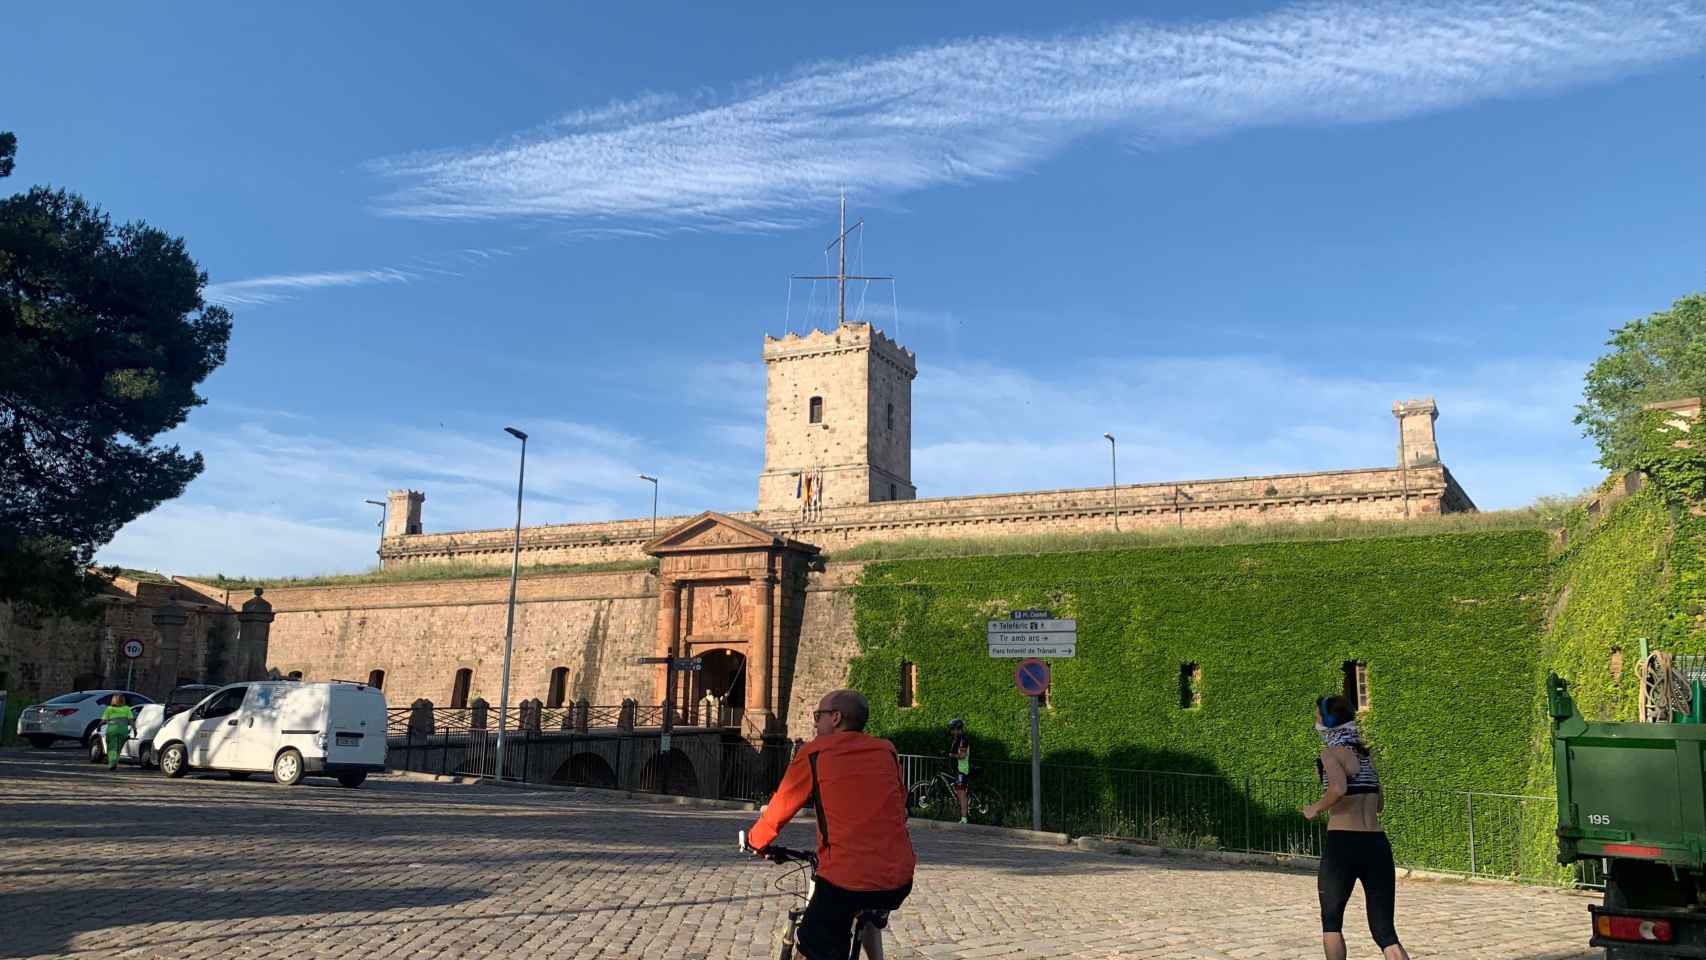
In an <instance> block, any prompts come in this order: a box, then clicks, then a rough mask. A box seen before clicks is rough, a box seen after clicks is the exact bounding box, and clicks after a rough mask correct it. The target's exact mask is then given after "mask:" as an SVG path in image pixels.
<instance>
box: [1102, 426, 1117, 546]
mask: <svg viewBox="0 0 1706 960" xmlns="http://www.w3.org/2000/svg"><path fill="white" fill-rule="evenodd" d="M1102 439H1103V440H1106V441H1108V459H1109V462H1110V465H1111V466H1112V467H1113V471H1114V482H1113V486H1112V487H1111V488H1110V492H1111V493H1112V494H1113V497H1114V532H1115V533H1119V532H1120V453H1119V444H1117V443H1115V442H1114V435H1113V434H1111V433H1104V434H1102Z"/></svg>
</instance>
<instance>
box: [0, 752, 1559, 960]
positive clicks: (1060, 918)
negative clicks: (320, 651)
mask: <svg viewBox="0 0 1706 960" xmlns="http://www.w3.org/2000/svg"><path fill="white" fill-rule="evenodd" d="M76 760H77V757H76V756H74V755H73V753H72V752H71V751H69V750H55V751H50V752H48V753H46V754H43V753H39V752H38V753H26V752H4V753H0V955H5V956H76V957H136V958H154V957H168V958H196V957H237V958H244V960H261V958H272V957H279V958H284V957H290V958H299V957H360V958H362V960H387V958H407V957H431V958H433V960H443V958H446V957H458V956H470V957H485V956H508V955H511V954H517V955H522V956H528V955H531V956H539V957H544V956H551V957H574V958H577V960H579V958H587V957H635V956H645V957H665V958H683V960H686V958H699V957H705V958H733V957H743V958H744V957H762V956H766V955H767V952H768V949H769V946H770V943H771V941H772V939H773V937H774V932H775V930H776V928H777V925H778V923H779V922H780V920H781V918H782V913H783V911H784V910H785V909H786V906H787V904H788V903H789V901H790V898H789V897H787V896H785V895H784V894H782V893H780V892H778V891H777V890H776V889H775V887H774V884H775V882H776V881H777V879H778V878H779V876H780V875H781V874H782V872H783V871H782V870H781V869H780V868H778V867H775V866H773V865H771V864H768V863H764V862H754V861H751V860H747V859H744V858H741V857H739V856H737V855H736V854H735V851H734V849H733V845H734V834H735V831H736V830H737V829H739V828H740V827H741V826H744V825H745V824H746V823H747V822H748V821H749V820H750V815H749V814H744V813H739V812H733V811H721V810H703V809H697V808H690V807H677V806H666V805H660V804H653V803H644V802H630V801H622V800H615V799H611V798H609V797H606V796H602V795H596V794H567V793H537V792H531V791H519V790H498V789H494V788H490V787H481V786H456V785H437V784H430V783H418V782H401V781H391V780H376V781H370V782H369V783H368V785H367V786H365V787H363V788H361V789H359V790H344V789H342V788H339V787H337V786H336V785H333V784H323V783H320V782H316V781H308V782H307V783H306V784H305V785H303V786H299V787H296V788H289V789H287V788H283V787H278V786H275V785H273V784H272V783H270V782H262V781H259V780H254V781H249V782H246V783H238V782H233V781H229V780H226V779H222V778H212V777H208V778H191V779H187V780H166V779H165V778H164V777H161V776H160V775H159V774H155V773H144V772H141V771H138V770H136V769H134V768H130V769H126V770H123V771H121V772H119V773H116V774H115V773H108V772H107V771H106V769H105V768H104V767H99V766H89V765H86V764H82V763H78V762H76ZM789 830H790V832H789V834H787V835H785V839H784V842H790V843H792V844H793V845H795V846H804V845H807V844H809V842H810V834H809V832H808V829H805V828H801V827H790V828H789ZM915 840H916V843H917V846H918V851H919V855H920V858H921V860H922V865H921V867H920V870H919V875H918V891H917V892H916V893H914V894H913V897H912V899H911V900H910V901H908V903H907V907H906V909H905V910H904V911H903V912H901V913H899V914H897V915H896V917H895V923H894V926H893V928H892V934H891V936H890V939H889V944H890V949H889V955H890V956H891V957H923V958H929V960H946V958H967V960H971V958H983V957H1021V956H1022V957H1098V958H1100V957H1156V958H1159V957H1168V958H1176V957H1186V958H1191V957H1213V958H1228V957H1237V958H1248V957H1297V958H1310V957H1318V956H1320V953H1319V947H1318V946H1317V944H1318V942H1319V940H1318V933H1317V930H1318V927H1317V926H1316V904H1315V885H1314V880H1313V878H1311V877H1309V876H1306V875H1300V874H1295V873H1286V872H1278V871H1260V870H1248V869H1235V868H1230V867H1217V866H1202V865H1195V864H1182V863H1176V862H1165V861H1147V860H1138V859H1132V858H1127V857H1115V856H1104V855H1098V854H1089V853H1083V852H1079V851H1076V850H1073V849H1070V848H1062V847H1058V846H1046V845H1040V844H1035V843H1026V842H1013V841H1009V840H1006V839H1004V838H1003V839H999V840H997V839H995V838H993V837H992V836H991V835H989V834H987V833H970V832H962V831H958V830H920V831H917V832H916V835H915ZM1398 898H1399V900H1398V903H1399V917H1398V929H1399V933H1400V934H1401V935H1403V937H1404V939H1405V942H1406V943H1407V945H1409V947H1410V949H1411V952H1412V955H1413V956H1415V957H1418V958H1424V957H1442V958H1444V957H1449V958H1468V960H1492V958H1501V960H1539V958H1558V960H1564V958H1571V960H1585V958H1587V957H1590V956H1593V954H1590V953H1589V952H1588V951H1586V950H1585V949H1583V948H1581V947H1579V946H1577V945H1578V944H1580V943H1581V942H1582V940H1583V939H1584V937H1585V932H1586V929H1587V925H1586V924H1587V921H1586V918H1587V901H1586V900H1585V899H1583V898H1581V897H1579V896H1574V895H1568V894H1560V893H1555V892H1550V891H1541V890H1529V889H1520V888H1508V887H1487V886H1473V887H1471V886H1462V885H1450V884H1438V883H1423V882H1414V883H1410V882H1406V883H1400V885H1399V888H1398ZM1363 924H1364V919H1363V915H1362V912H1361V898H1360V896H1359V897H1357V898H1356V899H1355V901H1354V902H1353V905H1352V908H1351V911H1350V913H1349V915H1347V917H1346V929H1347V930H1350V931H1352V951H1351V956H1352V957H1374V956H1376V953H1375V951H1374V947H1373V945H1372V943H1371V942H1370V941H1369V940H1368V939H1366V934H1365V933H1364V930H1365V929H1366V928H1365V927H1364V926H1363Z"/></svg>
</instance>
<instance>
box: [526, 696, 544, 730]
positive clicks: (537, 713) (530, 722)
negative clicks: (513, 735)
mask: <svg viewBox="0 0 1706 960" xmlns="http://www.w3.org/2000/svg"><path fill="white" fill-rule="evenodd" d="M544 712H545V701H543V700H541V699H539V698H538V697H534V698H533V699H532V700H523V701H521V722H520V728H521V730H522V732H524V733H527V734H529V735H531V736H535V737H536V736H538V735H539V726H540V717H541V716H542V715H543V714H544Z"/></svg>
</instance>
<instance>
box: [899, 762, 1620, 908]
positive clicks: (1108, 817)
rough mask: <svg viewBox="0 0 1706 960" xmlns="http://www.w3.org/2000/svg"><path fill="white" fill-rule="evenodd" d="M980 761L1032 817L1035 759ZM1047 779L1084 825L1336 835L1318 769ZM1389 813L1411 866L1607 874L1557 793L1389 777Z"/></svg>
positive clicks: (993, 785) (1006, 810) (1284, 846)
mask: <svg viewBox="0 0 1706 960" xmlns="http://www.w3.org/2000/svg"><path fill="white" fill-rule="evenodd" d="M946 763H947V761H945V760H943V759H941V758H938V757H921V756H912V755H909V756H906V757H904V758H903V764H904V768H905V774H904V775H905V777H906V782H907V783H908V784H909V785H912V784H917V783H919V782H921V781H926V780H929V779H931V778H934V777H935V776H937V775H938V774H940V773H941V772H942V771H944V770H945V769H947V767H946ZM973 770H974V772H973V781H974V784H975V785H976V786H978V787H979V788H981V789H985V790H991V791H993V792H994V793H996V794H998V795H999V796H1000V797H1001V799H1002V804H1001V810H1000V812H999V814H997V815H991V816H990V817H989V818H988V819H996V818H997V817H998V818H999V819H1000V821H1001V822H1003V823H1005V824H1006V825H1007V826H1029V825H1030V823H1031V767H1030V764H1028V763H1014V762H1010V761H985V762H979V763H977V764H975V765H974V767H973ZM1041 785H1042V791H1041V792H1042V827H1043V829H1045V830H1050V831H1056V832H1061V833H1066V834H1069V835H1072V836H1083V835H1092V836H1106V837H1118V838H1124V839H1130V840H1136V841H1140V842H1145V843H1151V844H1155V845H1158V846H1165V847H1173V848H1179V849H1192V848H1201V849H1216V850H1232V851H1241V852H1251V853H1269V854H1280V855H1289V856H1304V857H1317V856H1320V854H1321V849H1322V844H1323V842H1324V841H1325V839H1326V822H1325V819H1324V818H1322V819H1317V820H1314V821H1306V820H1304V819H1303V817H1302V815H1301V814H1300V813H1299V812H1298V808H1299V807H1302V806H1305V805H1307V804H1310V803H1312V802H1314V801H1315V800H1316V799H1317V798H1319V797H1320V795H1321V785H1320V783H1319V782H1318V781H1315V780H1302V779H1299V780H1275V779H1263V778H1257V777H1239V776H1228V775H1221V774H1199V773H1178V772H1172V771H1159V770H1126V769H1118V768H1110V767H1082V766H1069V765H1062V764H1043V766H1042V783H1041ZM943 815H951V816H954V817H957V816H958V810H957V808H954V809H950V810H947V811H945V812H943ZM1381 819H1382V822H1383V823H1384V824H1385V826H1386V830H1387V834H1388V836H1390V837H1391V840H1392V850H1393V856H1394V858H1395V859H1396V860H1397V862H1398V864H1399V866H1403V867H1412V868H1416V869H1422V870H1433V871H1439V872H1442V873H1457V874H1463V875H1465V876H1476V877H1493V878H1500V879H1508V880H1521V881H1527V882H1538V883H1553V884H1572V883H1588V884H1592V883H1593V882H1595V881H1596V880H1597V877H1596V876H1594V875H1592V874H1588V873H1583V872H1581V871H1572V870H1569V869H1566V868H1563V867H1560V866H1559V865H1558V864H1557V863H1556V862H1555V861H1554V860H1553V859H1552V857H1553V852H1554V850H1555V849H1556V848H1555V846H1554V844H1553V842H1552V836H1553V831H1554V830H1555V829H1556V828H1557V824H1558V806H1557V801H1556V800H1554V799H1553V798H1551V797H1536V796H1518V795H1514V794H1498V793H1477V792H1472V791H1463V790H1450V789H1445V788H1437V787H1407V786H1402V785H1388V786H1387V788H1386V809H1385V812H1384V813H1383V814H1382V817H1381Z"/></svg>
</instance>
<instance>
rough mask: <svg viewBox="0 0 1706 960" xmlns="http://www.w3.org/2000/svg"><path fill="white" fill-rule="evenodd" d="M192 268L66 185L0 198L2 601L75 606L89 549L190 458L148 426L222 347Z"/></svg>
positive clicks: (183, 400)
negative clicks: (118, 223) (116, 222)
mask: <svg viewBox="0 0 1706 960" xmlns="http://www.w3.org/2000/svg"><path fill="white" fill-rule="evenodd" d="M9 138H10V135H9V134H7V135H0V170H4V169H7V165H8V164H9V162H10V154H9V148H10V147H11V145H12V144H13V143H14V141H12V140H11V139H9ZM206 283H207V275H206V274H205V273H202V272H201V271H200V270H199V269H198V268H197V266H196V264H195V261H193V260H191V259H190V256H189V254H188V253H187V252H186V250H185V247H184V241H183V240H182V239H180V238H176V237H171V236H169V235H167V234H166V233H164V232H162V231H160V230H157V229H155V228H153V227H150V226H148V225H147V224H145V223H141V222H133V223H127V224H124V225H122V226H115V225H114V224H113V222H112V221H111V219H110V218H108V217H107V215H106V214H105V213H103V212H102V211H101V210H100V209H99V208H98V207H96V206H94V205H93V204H91V203H89V202H88V201H86V200H84V199H83V198H82V197H80V196H77V195H76V194H73V193H68V192H66V191H64V190H50V189H47V188H44V187H36V188H33V189H30V190H28V191H26V192H24V193H20V194H15V195H13V196H10V197H7V198H5V199H0V600H15V601H23V602H27V603H31V604H35V605H38V606H42V607H47V608H53V609H68V608H71V607H74V606H75V605H76V602H77V600H78V599H79V598H80V597H81V596H84V595H86V593H87V592H88V591H89V590H90V589H91V588H92V585H91V584H90V583H89V582H88V581H87V579H86V578H85V576H84V570H85V569H86V567H87V564H88V563H89V562H90V561H91V559H92V558H93V556H94V552H95V550H96V549H97V548H99V547H100V546H101V545H102V544H104V543H106V542H107V541H109V540H111V539H112V537H113V535H114V534H115V533H117V532H118V530H119V528H120V527H122V526H123V525H124V524H126V523H128V522H130V521H131V520H133V519H135V518H136V517H139V516H141V515H142V514H144V513H147V512H148V511H149V510H152V509H153V508H154V507H155V506H157V505H159V504H160V503H161V502H163V501H165V500H169V499H171V498H173V497H176V496H178V495H179V494H181V493H182V492H183V490H184V487H185V485H186V484H188V483H189V482H190V480H191V479H193V478H194V477H195V476H196V475H197V474H198V473H200V472H201V468H202V461H201V456H200V454H193V453H192V454H185V453H183V452H181V451H180V450H179V448H178V447H176V446H167V445H162V444H157V443H156V442H155V439H156V438H157V437H158V436H159V435H160V434H161V433H163V432H165V431H167V430H170V429H172V428H173V427H175V426H177V425H178V424H180V423H182V422H183V420H184V417H185V416H186V415H187V414H188V413H189V411H190V410H191V409H192V408H194V407H196V406H198V405H200V404H201V403H203V402H204V401H203V400H202V399H201V397H199V396H198V395H197V394H196V392H195V387H196V386H197V385H198V384H200V383H201V382H202V381H203V380H205V379H206V378H207V376H208V375H209V374H210V373H212V372H213V370H214V369H215V368H217V367H218V366H219V365H220V364H221V363H223V362H224V361H225V348H226V342H227V340H228V339H229V337H230V332H231V316H230V313H229V312H228V311H226V310H225V309H224V308H223V307H217V306H214V307H209V306H206V305H205V304H204V303H203V301H202V298H201V290H202V288H203V287H204V286H205V284H206Z"/></svg>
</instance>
